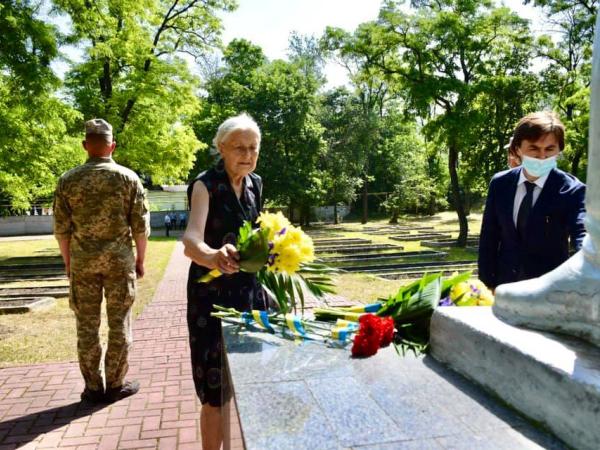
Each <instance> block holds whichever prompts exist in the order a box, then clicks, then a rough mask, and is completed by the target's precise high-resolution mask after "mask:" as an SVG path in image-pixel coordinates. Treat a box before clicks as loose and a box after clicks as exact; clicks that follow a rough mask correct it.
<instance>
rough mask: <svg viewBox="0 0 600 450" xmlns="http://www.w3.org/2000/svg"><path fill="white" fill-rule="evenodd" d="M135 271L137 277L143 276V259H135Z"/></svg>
mask: <svg viewBox="0 0 600 450" xmlns="http://www.w3.org/2000/svg"><path fill="white" fill-rule="evenodd" d="M135 273H136V274H137V277H138V278H143V277H144V261H139V260H136V261H135Z"/></svg>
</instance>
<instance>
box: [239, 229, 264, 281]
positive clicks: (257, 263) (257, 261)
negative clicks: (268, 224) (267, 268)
mask: <svg viewBox="0 0 600 450" xmlns="http://www.w3.org/2000/svg"><path fill="white" fill-rule="evenodd" d="M237 250H238V252H239V254H240V267H241V269H242V270H245V271H246V272H252V273H256V272H258V271H259V270H260V269H261V268H262V267H264V265H265V264H266V263H267V259H268V257H269V230H268V229H266V228H265V229H263V228H256V229H253V228H252V223H251V222H249V221H245V222H244V225H243V226H242V227H241V228H240V229H239V233H238V238H237Z"/></svg>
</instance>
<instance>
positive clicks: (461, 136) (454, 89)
mask: <svg viewBox="0 0 600 450" xmlns="http://www.w3.org/2000/svg"><path fill="white" fill-rule="evenodd" d="M417 6H419V9H418V10H417V11H416V12H415V13H414V14H409V13H405V12H403V10H402V9H401V8H400V3H398V2H395V1H391V0H390V1H386V2H385V3H384V6H383V7H382V10H381V13H380V19H379V21H378V23H377V24H376V25H375V26H374V29H373V33H372V34H371V36H370V42H369V45H368V47H366V51H368V52H369V54H370V57H371V61H372V63H374V64H377V65H378V66H379V67H380V68H381V69H382V70H383V71H384V72H385V73H386V74H387V76H388V77H389V79H390V80H397V81H398V82H400V83H401V88H402V89H403V92H404V94H405V96H406V101H407V103H408V105H409V106H410V108H412V109H413V110H414V111H416V112H417V113H419V114H420V115H422V116H425V117H427V116H428V115H431V120H429V121H428V123H427V125H426V127H425V128H424V132H425V133H426V134H427V135H428V136H429V137H430V138H432V139H435V140H436V141H437V142H438V143H439V144H441V145H443V146H444V147H445V149H446V150H447V152H448V171H449V174H450V185H451V193H452V206H453V208H454V209H455V211H456V213H457V215H458V219H459V225H460V233H459V237H458V243H459V245H463V246H464V245H466V241H467V235H468V222H467V215H466V213H467V210H466V208H465V201H464V197H463V192H464V186H461V180H460V178H459V162H460V156H461V153H466V152H468V151H470V149H469V146H468V144H469V142H467V141H466V140H465V130H468V129H469V128H470V127H471V126H472V123H473V118H474V115H473V101H474V99H476V98H477V96H478V94H479V93H480V92H484V91H485V89H486V88H487V87H488V86H489V80H490V78H493V77H497V76H501V75H504V76H513V75H515V76H518V75H519V74H521V73H523V72H524V71H525V70H526V67H527V65H526V64H525V62H526V61H528V59H529V48H530V44H531V37H530V33H529V29H528V26H527V22H526V21H525V20H523V19H521V18H519V17H518V16H517V15H516V14H514V13H512V12H511V11H509V10H508V9H507V8H493V7H492V4H491V2H489V1H487V0H467V1H457V0H442V1H437V2H429V1H423V2H419V3H418V5H417Z"/></svg>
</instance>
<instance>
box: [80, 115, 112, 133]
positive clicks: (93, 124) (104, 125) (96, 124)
mask: <svg viewBox="0 0 600 450" xmlns="http://www.w3.org/2000/svg"><path fill="white" fill-rule="evenodd" d="M85 134H86V135H88V134H102V135H105V136H110V137H112V126H111V125H110V123H108V122H107V121H106V120H104V119H92V120H88V121H87V122H86V123H85Z"/></svg>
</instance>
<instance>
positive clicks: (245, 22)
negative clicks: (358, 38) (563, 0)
mask: <svg viewBox="0 0 600 450" xmlns="http://www.w3.org/2000/svg"><path fill="white" fill-rule="evenodd" d="M381 3H382V2H381V0H238V4H239V6H238V8H237V9H236V10H235V11H233V12H231V13H227V14H223V15H222V16H221V17H222V19H223V25H224V31H223V42H224V43H225V45H226V44H227V43H228V42H229V41H231V40H232V39H233V38H245V39H248V40H249V41H251V42H253V43H254V44H258V45H259V46H260V47H262V49H263V51H264V53H265V55H266V56H267V58H269V59H286V56H287V55H286V51H287V44H288V38H289V36H290V33H291V32H292V31H297V32H298V33H300V34H302V35H314V36H317V37H320V36H321V35H322V34H323V32H324V31H325V27H327V26H333V27H339V28H343V29H345V30H348V31H353V30H355V29H356V27H357V26H358V25H359V24H361V23H363V22H368V21H371V20H375V19H377V16H378V14H379V7H380V5H381ZM503 3H504V4H505V5H506V6H508V7H510V8H511V9H513V10H515V11H518V12H519V15H520V16H521V17H523V18H526V19H529V20H531V21H532V25H533V26H532V28H533V30H534V31H538V32H539V31H542V30H541V24H540V17H541V15H540V11H539V9H534V8H533V7H531V6H529V5H523V4H522V2H521V1H520V0H504V2H503ZM325 76H326V78H327V86H326V88H330V87H334V86H339V85H342V84H345V83H346V82H347V76H346V72H345V69H343V68H342V67H341V66H339V65H337V64H336V63H335V62H330V63H328V64H327V66H326V68H325Z"/></svg>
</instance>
